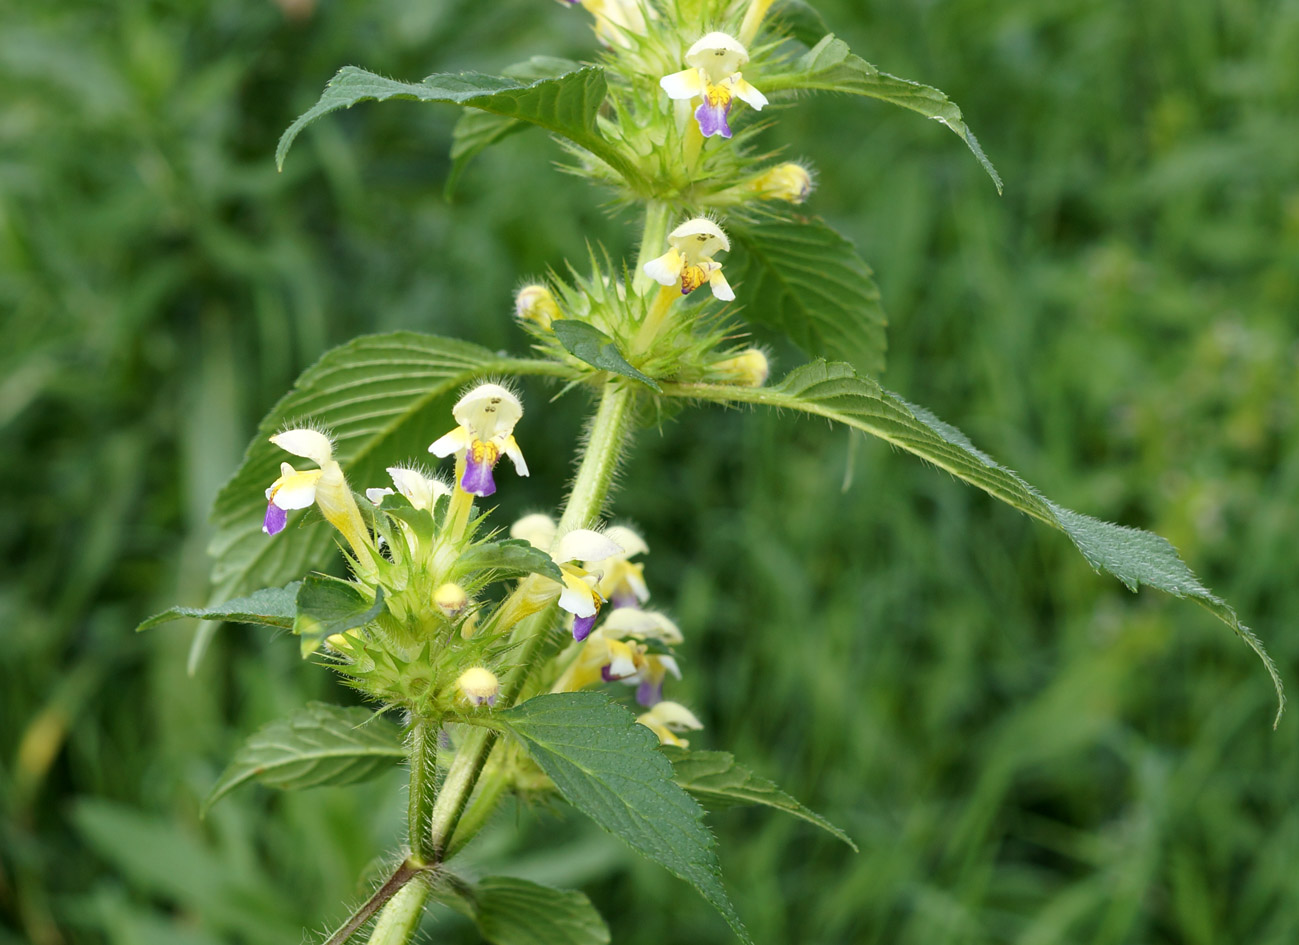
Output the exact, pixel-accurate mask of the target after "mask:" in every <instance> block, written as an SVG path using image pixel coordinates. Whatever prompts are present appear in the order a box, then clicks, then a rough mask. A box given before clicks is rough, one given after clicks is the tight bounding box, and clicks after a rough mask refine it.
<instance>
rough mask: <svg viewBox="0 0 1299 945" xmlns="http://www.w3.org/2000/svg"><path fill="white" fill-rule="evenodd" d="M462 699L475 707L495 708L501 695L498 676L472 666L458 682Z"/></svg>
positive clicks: (487, 670) (462, 674) (488, 670)
mask: <svg viewBox="0 0 1299 945" xmlns="http://www.w3.org/2000/svg"><path fill="white" fill-rule="evenodd" d="M456 689H458V690H459V692H460V698H462V699H463V700H464V701H465V702H468V703H469V704H470V705H473V706H483V705H486V706H494V705H496V697H497V696H499V695H500V694H501V683H500V680H498V679H497V678H496V674H495V673H493V672H492V671H491V670H490V669H484V668H483V667H482V666H471V667H469V669H467V670H465V671H464V672H463V673H461V674H460V678H459V679H457V680H456Z"/></svg>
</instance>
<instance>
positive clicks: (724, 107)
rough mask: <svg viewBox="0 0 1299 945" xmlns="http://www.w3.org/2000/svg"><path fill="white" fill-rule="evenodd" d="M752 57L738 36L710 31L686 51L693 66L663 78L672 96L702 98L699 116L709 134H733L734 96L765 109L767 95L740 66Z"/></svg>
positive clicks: (665, 87) (664, 87)
mask: <svg viewBox="0 0 1299 945" xmlns="http://www.w3.org/2000/svg"><path fill="white" fill-rule="evenodd" d="M748 61H749V51H748V50H747V49H745V48H744V47H743V46H742V45H740V43H739V41H737V40H736V39H735V38H734V37H731V36H728V35H727V34H725V33H709V34H708V35H707V36H705V37H703V38H702V39H700V40H699V41H698V42H697V43H695V44H694V45H693V46H691V47H690V48H689V49H688V50H687V51H686V65H688V66H690V68H689V69H684V70H682V71H681V72H674V73H672V74H671V75H665V76H664V77H663V78H661V79H659V85H660V86H661V87H662V88H663V91H665V92H667V93H668V98H671V99H675V100H683V101H690V100H693V99H696V98H697V99H700V105H699V107H698V108H696V109H695V120H696V121H697V122H699V131H700V132H701V133H702V134H703V136H704V137H705V138H710V137H712V136H713V135H721V136H722V137H723V138H729V137H730V136H731V126H730V123H729V122H728V121H727V118H728V116H729V115H730V111H731V100H732V99H733V98H738V99H740V100H741V101H744V102H747V103H748V104H749V105H751V106H752V107H753V108H754V110H756V111H762V108H763V106H764V105H766V104H767V97H766V96H765V95H763V94H762V93H761V92H759V91H758V90H757V89H755V88H754V87H753V86H752V85H750V84H749V83H748V82H747V81H746V80H745V78H744V74H743V73H742V72H740V69H742V68H743V67H744V64H745V63H747V62H748Z"/></svg>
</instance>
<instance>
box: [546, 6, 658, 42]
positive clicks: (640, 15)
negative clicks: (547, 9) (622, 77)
mask: <svg viewBox="0 0 1299 945" xmlns="http://www.w3.org/2000/svg"><path fill="white" fill-rule="evenodd" d="M559 2H560V3H564V4H567V5H568V6H570V7H575V6H577V5H578V4H581V5H582V6H584V7H586V9H587V12H588V13H590V14H591V15H592V16H594V17H595V35H596V37H597V38H598V39H599V40H600V41H601V42H602V43H604V44H605V45H607V46H613V45H615V44H616V45H619V46H627V47H630V46H631V44H632V41H631V39H630V36H631V35H633V34H634V35H638V36H644V35H645V11H644V10H643V9H642V8H641V5H640V0H559Z"/></svg>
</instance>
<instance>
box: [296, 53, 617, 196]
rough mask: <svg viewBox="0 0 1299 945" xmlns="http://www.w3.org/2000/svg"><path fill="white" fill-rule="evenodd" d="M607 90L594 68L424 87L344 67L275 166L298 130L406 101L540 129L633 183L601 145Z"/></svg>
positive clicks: (444, 80)
mask: <svg viewBox="0 0 1299 945" xmlns="http://www.w3.org/2000/svg"><path fill="white" fill-rule="evenodd" d="M606 88H607V86H606V85H605V78H604V70H603V69H601V68H599V67H598V66H584V67H582V68H580V69H577V70H576V71H574V72H569V73H566V74H564V75H561V76H555V77H554V78H548V79H541V80H539V81H536V82H532V83H524V82H520V81H518V80H517V79H511V78H509V77H508V76H499V75H483V74H482V73H478V72H463V73H460V74H458V75H451V74H437V75H431V76H429V77H428V78H426V79H424V80H423V81H422V82H399V81H397V80H395V79H386V78H384V77H383V76H381V75H375V74H374V73H373V72H367V71H366V70H364V69H358V68H356V67H355V66H345V67H343V68H342V69H340V70H339V71H338V74H337V75H335V76H334V78H332V79H330V81H329V84H328V85H327V86H325V91H324V92H323V93H321V96H320V101H318V102H316V104H315V105H313V106H312V107H311V108H309V109H308V110H307V111H305V112H304V113H303V114H302V115H300V116H299V117H298V119H297V120H296V121H295V122H293V124H291V125H289V127H288V129H287V130H286V131H285V132H284V134H283V135H282V136H281V137H280V143H279V145H278V146H277V147H276V149H275V163H276V165H277V166H279V167H283V166H284V157H285V155H286V154H288V151H289V148H290V146H292V144H293V141H294V139H295V138H297V136H298V134H299V133H300V132H301V131H302V129H303V128H305V127H307V125H309V124H311V123H312V122H313V121H315V120H316V119H318V118H321V117H322V116H324V115H328V114H329V113H330V112H335V111H338V110H339V109H340V108H351V107H352V106H353V105H355V104H357V103H358V102H370V101H373V102H384V101H388V100H390V99H404V100H407V101H416V102H441V103H446V104H449V105H467V106H470V107H472V108H481V109H482V110H483V111H487V112H492V113H493V114H497V115H503V116H505V117H506V118H511V119H517V120H519V121H526V122H529V123H530V124H534V125H538V126H540V127H542V128H545V129H546V130H547V131H550V132H553V133H554V134H557V135H560V136H562V137H564V138H567V139H568V140H569V141H572V142H573V143H574V144H576V145H578V146H580V147H583V148H585V149H586V150H587V151H590V152H591V153H592V154H594V155H595V156H596V157H598V158H600V159H601V160H602V161H604V162H605V163H606V164H608V165H609V166H610V167H612V168H613V169H614V170H616V171H618V172H619V173H621V174H622V175H623V176H624V177H627V178H628V179H629V180H635V179H638V178H639V177H640V172H639V171H638V170H637V169H636V168H635V166H634V165H632V164H631V163H629V162H628V160H627V158H626V156H625V155H624V154H623V153H622V152H621V151H619V150H618V149H617V148H615V147H614V146H613V145H611V144H610V143H609V142H608V141H606V140H605V138H604V136H603V135H601V134H600V131H599V129H598V128H597V126H596V120H595V116H596V112H597V111H598V110H599V108H600V105H601V104H602V103H603V102H604V97H605V90H606Z"/></svg>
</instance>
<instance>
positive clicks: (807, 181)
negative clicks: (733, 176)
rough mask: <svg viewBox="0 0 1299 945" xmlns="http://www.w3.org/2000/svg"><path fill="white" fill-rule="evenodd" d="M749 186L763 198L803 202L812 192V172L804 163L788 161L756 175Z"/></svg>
mask: <svg viewBox="0 0 1299 945" xmlns="http://www.w3.org/2000/svg"><path fill="white" fill-rule="evenodd" d="M749 188H750V189H751V190H752V191H753V192H754V193H756V194H757V195H758V196H759V197H761V198H762V199H763V200H784V201H787V202H789V203H802V202H803V201H804V200H806V199H807V198H808V196H809V195H810V194H811V193H812V174H811V173H810V172H809V171H808V169H807V168H805V167H804V166H803V165H802V164H795V163H794V162H793V161H786V162H785V163H784V164H777V165H776V166H775V167H773V168H770V169H769V170H767V171H766V172H765V173H763V174H760V175H758V176H757V177H755V178H754V179H753V182H752V183H751V184H749Z"/></svg>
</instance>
